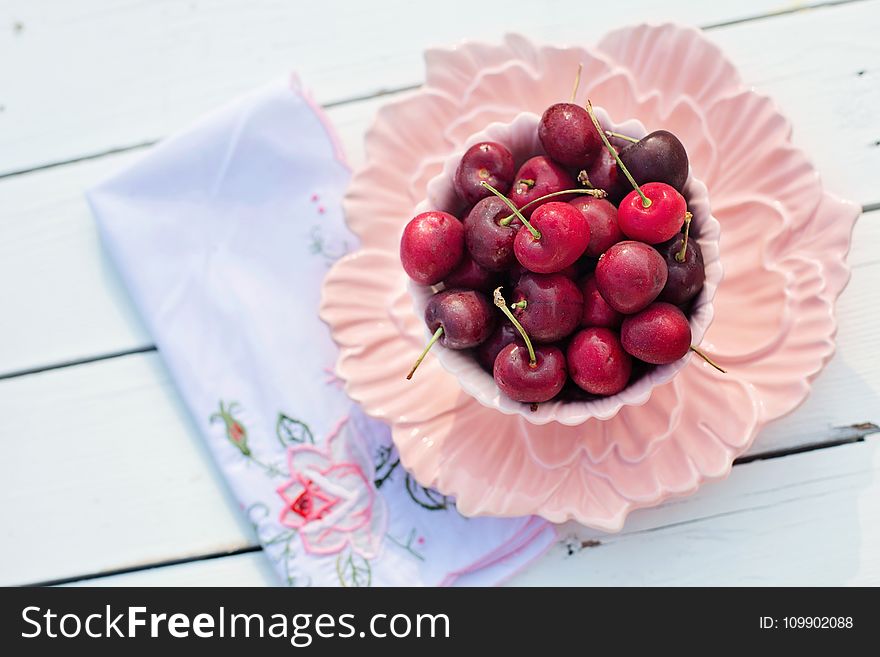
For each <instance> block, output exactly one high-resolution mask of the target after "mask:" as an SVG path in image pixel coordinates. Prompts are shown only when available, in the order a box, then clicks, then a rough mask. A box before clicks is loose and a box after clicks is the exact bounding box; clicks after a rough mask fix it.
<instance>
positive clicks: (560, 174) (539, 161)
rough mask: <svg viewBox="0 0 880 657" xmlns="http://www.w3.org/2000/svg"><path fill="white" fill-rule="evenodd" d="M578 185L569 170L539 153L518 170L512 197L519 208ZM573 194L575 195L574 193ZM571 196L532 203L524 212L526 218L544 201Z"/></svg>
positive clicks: (511, 193)
mask: <svg viewBox="0 0 880 657" xmlns="http://www.w3.org/2000/svg"><path fill="white" fill-rule="evenodd" d="M576 187H577V185H576V184H575V181H574V179H573V178H572V177H571V176H570V175H569V173H568V171H566V170H565V169H563V168H562V167H561V166H559V165H558V164H556V162H554V161H553V160H551V159H550V158H549V157H545V156H543V155H538V156H537V157H533V158H531V159H530V160H526V161H525V162H524V163H523V165H522V166H521V167H520V168H519V171H517V172H516V176H515V177H514V181H513V188H512V189H511V190H510V194H509V196H510V199H511V200H512V201H513V203H514V204H515V205H516V207H518V208H522V207H523V206H524V205H526V204H527V203H530V202H531V201H534V200H535V199H538V198H540V197H541V196H545V195H547V194H552V193H553V192H561V191H563V190H566V189H574V188H576ZM572 196H573V195H572ZM570 198H571V197H569V196H568V195H561V196H557V197H554V198H552V199H548V200H546V201H540V202H537V203H535V204H534V205H530V206H529V207H527V208H526V209H524V210H523V211H522V212H523V214H524V215H525V216H526V218H528V217H530V216H531V214H532V213H533V212H534V211H535V209H537V208H539V207H541V205H543V204H544V203H548V202H550V201H551V200H552V201H567V200H569V199H570Z"/></svg>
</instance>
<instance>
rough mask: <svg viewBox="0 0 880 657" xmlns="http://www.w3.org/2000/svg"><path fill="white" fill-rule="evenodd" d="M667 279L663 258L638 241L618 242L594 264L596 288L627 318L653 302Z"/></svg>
mask: <svg viewBox="0 0 880 657" xmlns="http://www.w3.org/2000/svg"><path fill="white" fill-rule="evenodd" d="M667 276H668V272H667V270H666V261H665V260H663V256H661V255H660V254H659V253H657V251H655V250H654V249H653V248H651V247H650V246H648V245H647V244H643V243H641V242H633V241H625V242H618V243H617V244H615V245H614V246H612V247H611V248H610V249H608V250H607V251H606V252H605V253H604V254H602V257H601V258H599V262H598V263H597V264H596V287H597V288H598V289H599V293H600V294H601V295H602V298H603V299H605V301H607V302H608V305H609V306H611V307H612V308H614V309H615V310H617V311H618V312H622V313H624V314H627V315H629V314H632V313H634V312H638V311H639V310H641V309H642V308H644V307H645V306H647V305H648V304H649V303H651V302H652V301H653V300H654V299H656V298H657V295H659V294H660V291H661V290H662V289H663V286H664V285H666V278H667Z"/></svg>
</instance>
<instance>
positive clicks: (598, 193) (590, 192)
mask: <svg viewBox="0 0 880 657" xmlns="http://www.w3.org/2000/svg"><path fill="white" fill-rule="evenodd" d="M566 194H586V195H587V196H592V197H593V198H605V197H606V196H608V194H607V193H606V192H605V190H604V189H581V188H578V189H563V190H561V191H558V192H550V193H549V194H544V196H539V197H538V198H536V199H532V200H531V201H529V202H528V203H526V204H525V205H524V206H522V207H521V208H520V212H522V211H523V210H526V209H527V208H528V207H529V206H531V205H534V204H535V203H540V202H541V201H546V200H547V199H548V198H553V197H554V196H565V195H566ZM515 216H516V215H515V214H509V215H507V216H506V217H504V219H502V220H501V221H499V222H498V224H499V225H500V226H509V225H510V222H511V221H513V218H514V217H515Z"/></svg>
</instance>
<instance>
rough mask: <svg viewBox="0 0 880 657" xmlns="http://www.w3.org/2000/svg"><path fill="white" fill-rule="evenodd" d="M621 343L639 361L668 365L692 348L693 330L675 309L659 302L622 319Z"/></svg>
mask: <svg viewBox="0 0 880 657" xmlns="http://www.w3.org/2000/svg"><path fill="white" fill-rule="evenodd" d="M620 340H621V343H622V344H623V348H624V349H626V351H627V353H629V354H631V355H632V356H635V357H636V358H638V359H639V360H643V361H645V362H646V363H652V364H654V365H666V364H667V363H672V362H674V361H677V360H678V359H679V358H681V357H682V356H684V355H685V354H686V353H687V352H688V350H689V349H690V347H691V327H690V324H688V320H687V317H685V316H684V313H683V312H681V310H679V309H678V308H677V307H676V306H673V305H672V304H671V303H665V302H661V301H658V302H656V303H652V304H651V305H650V306H648V307H647V308H645V309H644V310H642V311H640V312H638V313H636V314H635V315H632V316H631V317H627V318H626V319H624V320H623V325H622V326H621V327H620Z"/></svg>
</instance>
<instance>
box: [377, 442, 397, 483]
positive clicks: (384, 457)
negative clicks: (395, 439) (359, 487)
mask: <svg viewBox="0 0 880 657" xmlns="http://www.w3.org/2000/svg"><path fill="white" fill-rule="evenodd" d="M393 456H394V450H393V449H392V448H390V447H380V448H379V449H378V451H377V452H376V478H375V479H374V480H373V485H374V486H375V487H376V488H382V485H383V484H384V483H385V482H386V481H388V480H389V479H391V475H392V474H393V473H394V471H395V470H396V469H397V466H399V465H400V459H399V458H392V457H393Z"/></svg>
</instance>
